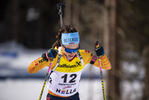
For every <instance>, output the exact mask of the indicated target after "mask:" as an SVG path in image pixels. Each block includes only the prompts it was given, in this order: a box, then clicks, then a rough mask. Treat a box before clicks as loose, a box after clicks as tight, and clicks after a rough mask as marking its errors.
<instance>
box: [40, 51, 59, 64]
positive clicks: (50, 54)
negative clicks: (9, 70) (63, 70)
mask: <svg viewBox="0 0 149 100" xmlns="http://www.w3.org/2000/svg"><path fill="white" fill-rule="evenodd" d="M57 53H58V50H56V49H50V50H48V51H47V53H43V54H42V58H43V59H44V60H47V61H48V60H50V58H56V56H57Z"/></svg>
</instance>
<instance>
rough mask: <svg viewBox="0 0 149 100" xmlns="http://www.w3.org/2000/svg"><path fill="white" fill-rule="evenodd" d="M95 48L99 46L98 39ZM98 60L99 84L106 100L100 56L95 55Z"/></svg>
mask: <svg viewBox="0 0 149 100" xmlns="http://www.w3.org/2000/svg"><path fill="white" fill-rule="evenodd" d="M95 45H96V48H98V47H99V44H98V41H97V42H96V44H95ZM97 57H98V60H99V59H100V60H99V66H100V77H101V85H102V92H103V98H104V100H106V95H105V89H104V82H103V74H102V67H101V56H97Z"/></svg>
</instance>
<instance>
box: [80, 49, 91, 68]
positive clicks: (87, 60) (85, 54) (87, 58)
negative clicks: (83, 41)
mask: <svg viewBox="0 0 149 100" xmlns="http://www.w3.org/2000/svg"><path fill="white" fill-rule="evenodd" d="M79 52H80V53H81V56H82V58H83V62H84V65H86V64H88V63H90V62H91V60H92V57H93V54H92V53H91V52H90V51H87V50H79Z"/></svg>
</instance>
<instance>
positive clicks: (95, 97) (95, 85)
mask: <svg viewBox="0 0 149 100" xmlns="http://www.w3.org/2000/svg"><path fill="white" fill-rule="evenodd" d="M43 81H44V80H39V79H36V80H35V79H25V80H20V79H19V80H12V79H8V80H5V81H2V80H0V91H1V92H0V100H38V98H39V95H40V91H41V88H42V85H43ZM79 93H80V99H81V100H103V99H102V90H101V83H100V80H94V81H89V80H82V81H81V83H80V88H79ZM46 95H47V88H46V87H45V90H44V92H43V96H42V99H41V100H46Z"/></svg>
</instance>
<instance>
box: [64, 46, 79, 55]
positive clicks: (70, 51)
mask: <svg viewBox="0 0 149 100" xmlns="http://www.w3.org/2000/svg"><path fill="white" fill-rule="evenodd" d="M62 45H63V44H62ZM63 47H64V48H65V51H66V52H67V53H72V52H74V53H76V52H77V51H78V50H79V48H80V45H79V47H78V48H77V49H68V48H66V47H65V46H64V45H63Z"/></svg>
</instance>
